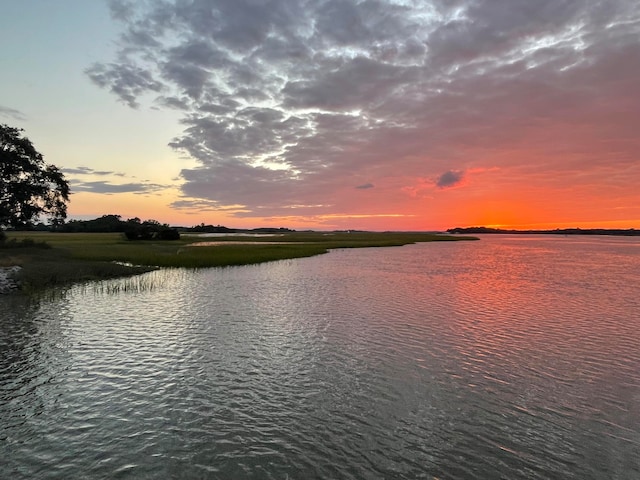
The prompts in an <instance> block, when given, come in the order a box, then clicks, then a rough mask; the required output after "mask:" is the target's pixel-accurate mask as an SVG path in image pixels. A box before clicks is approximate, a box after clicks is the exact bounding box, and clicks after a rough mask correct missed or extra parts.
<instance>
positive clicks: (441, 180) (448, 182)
mask: <svg viewBox="0 0 640 480" xmlns="http://www.w3.org/2000/svg"><path fill="white" fill-rule="evenodd" d="M463 177H464V172H461V171H455V170H449V171H448V172H444V173H443V174H442V175H440V177H438V180H437V181H436V185H437V186H438V187H439V188H448V187H454V186H456V185H458V184H459V183H460V182H461V181H462V178H463Z"/></svg>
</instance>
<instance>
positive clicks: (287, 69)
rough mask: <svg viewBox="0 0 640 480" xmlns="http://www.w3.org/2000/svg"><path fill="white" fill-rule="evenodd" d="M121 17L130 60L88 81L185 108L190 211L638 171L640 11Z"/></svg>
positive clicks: (621, 4)
mask: <svg viewBox="0 0 640 480" xmlns="http://www.w3.org/2000/svg"><path fill="white" fill-rule="evenodd" d="M110 7H111V12H112V15H113V17H114V18H115V19H116V20H118V21H119V22H121V25H122V34H121V36H120V38H119V41H118V45H119V50H118V51H117V52H116V56H115V59H113V60H112V61H102V62H98V63H95V64H94V65H92V66H90V67H89V68H88V69H87V71H86V73H87V75H88V76H89V78H90V79H91V80H92V81H93V82H94V83H95V84H96V85H98V86H99V87H101V88H104V89H106V90H109V91H110V92H111V93H113V94H114V95H115V96H116V97H117V98H118V99H119V100H120V101H122V102H124V103H125V104H127V105H129V106H131V107H133V108H138V107H140V106H141V105H150V106H153V107H155V108H171V109H176V110H178V111H180V112H182V115H183V117H182V123H183V131H182V132H177V134H176V136H175V138H173V139H167V141H169V143H170V145H171V146H172V147H173V148H175V149H177V150H180V151H183V152H186V153H187V154H189V155H190V156H191V157H192V158H193V159H195V160H196V162H197V166H196V167H195V168H187V169H185V170H183V171H182V174H181V177H182V180H183V186H182V190H183V194H184V195H185V197H189V198H193V199H195V200H194V201H203V202H211V203H208V204H209V205H215V206H219V208H226V207H228V206H238V205H240V206H243V208H242V212H244V213H243V214H253V215H257V216H258V215H277V214H282V215H284V214H286V212H288V211H290V210H291V208H292V207H294V206H295V207H296V208H297V209H299V208H300V206H306V209H307V210H308V212H309V214H312V213H313V214H322V213H324V214H328V213H330V212H332V211H341V212H349V211H350V209H353V208H354V207H353V202H352V201H351V197H350V196H351V195H352V193H353V185H360V187H357V188H363V187H364V186H367V185H369V184H370V185H373V184H374V183H375V184H376V185H382V184H392V183H393V184H394V185H395V184H396V183H397V182H395V183H394V182H392V181H391V180H390V179H395V178H398V177H399V176H400V172H402V178H405V179H406V181H405V184H404V185H400V184H398V185H395V187H394V188H395V189H396V190H397V192H400V193H401V192H403V191H405V192H406V191H409V190H410V189H412V188H414V189H415V188H416V187H414V185H415V184H416V182H418V183H419V179H424V178H431V179H433V178H437V181H436V184H437V186H439V187H441V188H445V187H450V186H454V185H456V184H458V183H459V182H460V180H461V179H462V173H461V172H463V171H474V169H489V168H500V169H501V171H502V172H507V171H510V172H520V173H522V174H524V173H531V172H540V171H553V172H554V176H555V177H556V178H562V177H563V174H564V176H566V175H568V174H570V173H571V172H575V171H577V170H579V169H581V170H582V172H583V173H584V172H585V171H593V172H595V171H597V170H598V169H602V168H611V166H612V165H615V166H617V167H620V168H623V167H625V168H626V167H629V166H632V165H634V162H637V152H638V151H640V139H639V138H638V136H637V133H636V132H637V128H638V125H640V42H638V38H639V37H638V36H639V35H640V4H637V2H629V1H626V0H610V1H608V2H601V1H596V0H563V1H558V0H539V1H536V2H532V1H530V0H474V1H471V0H457V1H454V2H444V1H441V0H437V1H434V2H429V3H424V2H404V1H403V2H401V1H397V0H366V1H361V2H353V1H345V0H317V1H313V2H310V1H308V0H291V1H287V2H282V1H279V0H265V1H263V2H255V1H250V0H235V1H228V0H193V1H190V2H182V1H166V2H131V1H124V0H117V1H116V0H112V1H111V2H110ZM532 159H535V160H532ZM456 169H460V170H456ZM441 172H445V173H444V174H442V173H441ZM576 178H578V177H577V176H576ZM580 178H586V176H584V177H583V176H581V177H580ZM585 181H586V180H585ZM369 182H371V183H369ZM629 184H631V180H629ZM629 188H632V186H631V185H630V186H629ZM376 191H378V189H376ZM411 198H414V199H415V201H418V200H419V199H421V198H423V196H420V195H415V196H411ZM239 214H240V213H239Z"/></svg>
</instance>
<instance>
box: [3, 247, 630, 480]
mask: <svg viewBox="0 0 640 480" xmlns="http://www.w3.org/2000/svg"><path fill="white" fill-rule="evenodd" d="M569 240H570V241H567V242H565V241H562V239H555V238H549V237H547V238H540V237H537V238H527V237H517V238H511V237H492V238H490V239H485V240H482V241H481V242H468V243H467V242H460V243H444V242H443V243H437V244H426V245H414V246H407V247H402V248H389V249H361V250H337V251H332V252H331V253H329V254H327V255H324V256H321V257H314V258H309V259H301V260H290V261H282V262H274V263H271V264H265V265H257V266H251V267H231V268H222V269H210V270H200V271H184V270H166V271H162V272H152V273H151V274H147V276H143V277H141V278H140V279H138V280H135V282H137V283H135V284H125V286H124V287H123V286H122V285H123V284H118V283H115V282H114V283H106V284H101V285H85V286H81V287H76V288H73V289H70V290H68V291H66V292H64V293H62V294H60V295H58V296H57V297H51V298H48V299H40V300H38V301H33V302H29V301H27V300H26V299H24V298H19V297H0V311H2V312H7V313H5V314H4V315H2V316H1V317H0V328H1V329H2V330H1V331H2V333H3V335H2V336H1V337H0V354H1V356H0V438H1V439H2V444H1V445H0V458H3V459H5V460H4V463H1V462H0V477H8V478H61V477H67V478H74V477H78V476H82V477H84V478H112V477H123V478H158V477H167V478H182V477H186V478H286V477H289V478H419V477H426V478H433V477H439V478H576V479H577V478H580V479H584V478H587V479H588V478H592V479H597V478H619V479H626V478H637V477H638V475H639V473H640V470H639V469H640V463H639V461H638V458H640V429H639V428H638V425H640V407H639V405H640V402H638V401H637V399H638V398H639V395H640V375H639V373H638V372H640V349H639V348H638V345H640V329H639V328H638V327H640V324H639V323H638V322H639V321H640V319H639V318H638V317H637V315H636V313H635V312H637V311H640V310H638V307H640V305H639V303H638V302H639V299H638V296H637V285H638V284H639V283H638V282H639V281H640V273H639V272H640V269H638V266H640V257H639V255H640V249H638V248H637V245H636V244H635V243H634V242H633V241H632V240H627V241H624V242H621V241H618V240H615V241H612V242H609V243H607V242H606V241H603V240H602V239H592V240H591V239H590V240H588V241H584V240H583V239H575V240H574V239H569ZM136 286H137V287H140V288H137V287H136Z"/></svg>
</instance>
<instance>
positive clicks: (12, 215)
mask: <svg viewBox="0 0 640 480" xmlns="http://www.w3.org/2000/svg"><path fill="white" fill-rule="evenodd" d="M22 131H23V130H22V129H19V128H13V127H10V126H8V125H5V124H0V180H1V183H0V227H2V226H11V227H15V228H21V227H29V226H31V225H33V221H34V220H38V218H39V217H40V216H41V215H44V216H46V217H49V218H50V219H51V223H52V224H53V225H56V224H60V223H62V222H64V219H65V218H66V217H67V202H68V201H69V193H70V191H69V184H68V183H67V181H66V180H65V179H64V175H63V174H62V172H61V171H60V170H59V169H58V167H56V166H55V165H47V164H46V163H45V162H44V159H43V157H42V154H40V153H39V152H38V151H37V150H36V149H35V148H34V146H33V144H32V143H31V141H30V140H29V139H28V138H27V137H24V136H22Z"/></svg>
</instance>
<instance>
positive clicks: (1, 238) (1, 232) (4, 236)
mask: <svg viewBox="0 0 640 480" xmlns="http://www.w3.org/2000/svg"><path fill="white" fill-rule="evenodd" d="M6 239H7V234H6V233H4V230H0V243H4V241H5V240H6Z"/></svg>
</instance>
